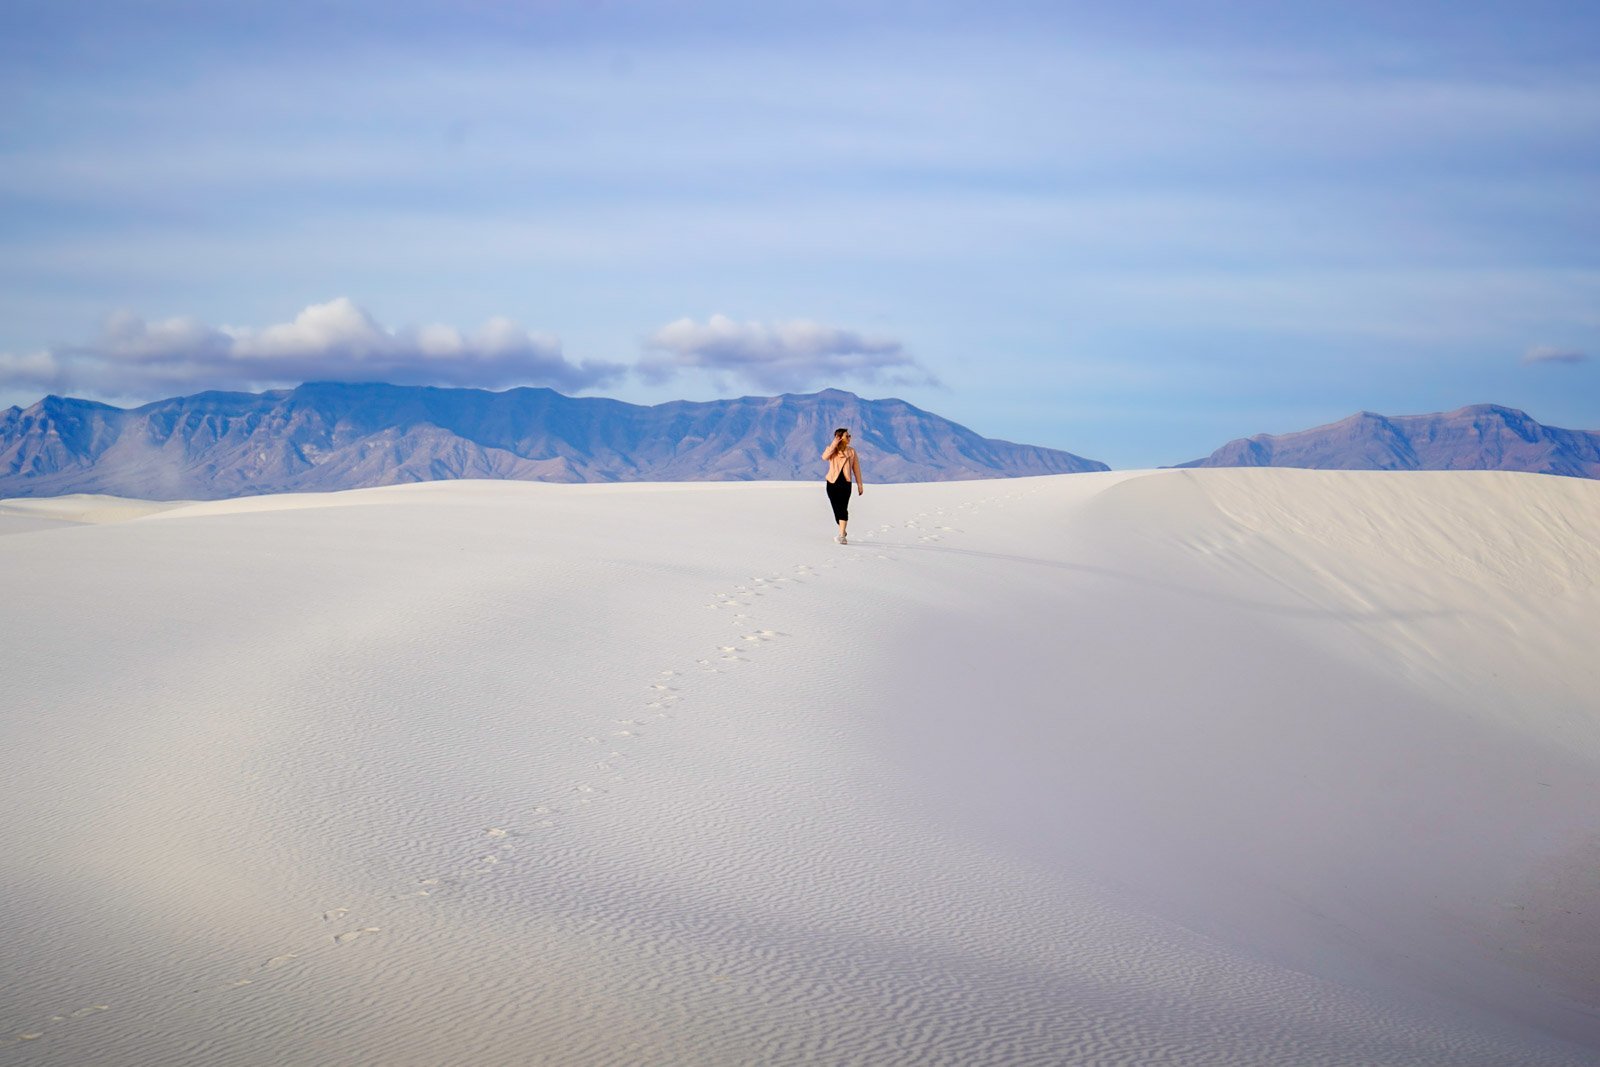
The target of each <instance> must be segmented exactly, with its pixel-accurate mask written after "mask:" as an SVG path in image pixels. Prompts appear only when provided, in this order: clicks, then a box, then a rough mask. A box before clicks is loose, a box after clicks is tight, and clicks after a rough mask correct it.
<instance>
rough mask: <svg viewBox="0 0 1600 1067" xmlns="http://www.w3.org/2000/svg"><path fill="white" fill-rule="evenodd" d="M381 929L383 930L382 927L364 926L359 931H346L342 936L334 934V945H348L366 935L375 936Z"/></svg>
mask: <svg viewBox="0 0 1600 1067" xmlns="http://www.w3.org/2000/svg"><path fill="white" fill-rule="evenodd" d="M380 929H381V927H377V926H363V927H362V928H361V929H359V930H346V931H345V932H344V933H342V934H334V935H333V943H334V944H336V945H348V944H349V943H350V942H352V941H354V940H355V939H356V938H358V937H361V936H363V935H365V934H375V933H377V932H378V931H379V930H380Z"/></svg>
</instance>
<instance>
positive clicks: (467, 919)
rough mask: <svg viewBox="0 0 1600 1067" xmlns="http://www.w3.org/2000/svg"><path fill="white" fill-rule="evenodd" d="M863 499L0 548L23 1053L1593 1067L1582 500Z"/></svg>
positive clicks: (129, 530)
mask: <svg viewBox="0 0 1600 1067" xmlns="http://www.w3.org/2000/svg"><path fill="white" fill-rule="evenodd" d="M869 473H870V469H869ZM852 507H853V513H854V515H855V519H854V521H853V522H852V524H851V525H852V538H851V540H852V544H850V545H848V546H839V545H835V544H833V543H832V541H831V539H830V537H831V533H832V523H831V520H830V517H829V514H828V509H827V505H826V502H825V500H824V497H823V492H822V488H821V486H820V484H815V483H807V484H795V483H743V484H726V483H723V484H671V485H667V484H658V485H626V486H607V485H574V486H567V485H561V486H557V485H539V484H526V483H516V482H445V483H429V484H418V485H408V486H400V487H393V488H384V489H371V490H360V491H355V492H346V493H336V494H326V495H319V494H313V495H289V496H268V497H256V498H247V499H241V500H234V501H218V502H210V503H202V504H187V505H185V504H177V505H172V504H161V505H144V504H141V503H140V502H130V501H120V500H112V499H109V498H92V497H77V498H64V499H62V500H58V501H33V502H30V501H4V502H0V535H3V536H0V603H3V605H4V607H3V611H0V748H3V751H4V752H5V753H6V755H7V760H6V774H5V780H4V783H3V785H0V927H3V929H4V939H3V940H4V945H3V954H0V1063H18V1064H63V1065H66V1064H70V1065H75V1067H82V1065H89V1064H104V1065H108V1067H109V1065H116V1067H158V1065H159V1067H172V1065H183V1064H197V1065H198V1064H205V1065H219V1064H330V1065H332V1064H343V1065H348V1064H381V1065H385V1067H392V1065H409V1064H416V1065H439V1064H475V1065H500V1064H504V1065H511V1064H552V1065H582V1064H634V1063H641V1064H642V1063H648V1064H691V1063H692V1064H757V1063H759V1064H801V1063H822V1064H846V1063H859V1064H918V1065H921V1064H959V1065H975V1064H1008V1065H1009V1064H1105V1065H1112V1064H1126V1065H1144V1064H1156V1063H1171V1064H1184V1065H1193V1064H1250V1065H1267V1064H1271V1065H1294V1067H1312V1065H1319V1064H1328V1065H1350V1064H1362V1065H1382V1064H1397V1065H1398V1064H1427V1065H1441V1067H1443V1065H1449V1067H1465V1065H1485V1067H1489V1065H1493V1067H1508V1065H1520V1064H1529V1065H1533V1064H1539V1065H1544V1064H1549V1065H1558V1064H1559V1065H1579V1064H1592V1063H1594V1062H1596V1061H1597V1060H1600V875H1597V873H1596V872H1597V871H1600V655H1597V654H1596V651H1595V644H1596V642H1595V635H1596V634H1597V633H1600V541H1597V536H1596V531H1597V530H1600V483H1596V482H1587V481H1580V480H1576V479H1563V478H1554V477H1545V476H1538V475H1520V474H1503V473H1486V472H1460V473H1438V474H1422V473H1406V474H1390V473H1375V472H1356V473H1345V472H1312V471H1292V470H1199V471H1161V472H1116V473H1109V474H1085V475H1067V476H1058V477H1047V478H1033V479H1018V480H1010V481H975V482H955V483H940V484H924V485H886V486H877V485H869V486H868V489H867V494H866V496H864V497H860V498H857V499H856V501H855V502H854V503H853V505H852Z"/></svg>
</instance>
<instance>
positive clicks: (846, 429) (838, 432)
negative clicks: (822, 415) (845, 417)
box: [833, 426, 850, 438]
mask: <svg viewBox="0 0 1600 1067" xmlns="http://www.w3.org/2000/svg"><path fill="white" fill-rule="evenodd" d="M849 432H850V427H848V426H841V427H839V428H838V429H837V430H835V431H833V436H834V437H836V438H837V437H843V436H844V435H845V434H847V433H849Z"/></svg>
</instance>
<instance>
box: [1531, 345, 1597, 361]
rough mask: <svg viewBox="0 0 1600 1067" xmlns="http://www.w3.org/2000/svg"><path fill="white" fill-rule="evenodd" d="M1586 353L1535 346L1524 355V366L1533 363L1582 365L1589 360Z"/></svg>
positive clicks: (1548, 346)
mask: <svg viewBox="0 0 1600 1067" xmlns="http://www.w3.org/2000/svg"><path fill="white" fill-rule="evenodd" d="M1588 358H1589V355H1588V353H1586V352H1579V351H1578V350H1577V349H1574V348H1556V347H1555V346H1553V345H1535V346H1534V347H1533V348H1530V349H1528V350H1527V351H1526V352H1524V353H1522V363H1523V365H1524V366H1526V365H1528V364H1533V363H1582V362H1583V361H1584V360H1586V359H1588Z"/></svg>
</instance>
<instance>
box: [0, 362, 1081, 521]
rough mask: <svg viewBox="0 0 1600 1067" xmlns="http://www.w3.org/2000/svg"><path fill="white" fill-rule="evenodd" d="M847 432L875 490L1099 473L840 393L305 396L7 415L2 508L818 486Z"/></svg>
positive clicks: (365, 389) (377, 390)
mask: <svg viewBox="0 0 1600 1067" xmlns="http://www.w3.org/2000/svg"><path fill="white" fill-rule="evenodd" d="M30 412H33V413H34V417H32V418H30V417H29V413H30ZM845 424H849V425H851V426H852V428H853V429H855V430H856V440H857V441H858V443H860V445H861V446H862V452H863V459H864V460H865V463H866V474H867V477H868V479H869V480H872V481H876V482H894V481H938V480H947V479H953V478H984V477H989V478H992V477H1006V476H1015V475H1025V474H1064V473H1071V472H1075V471H1088V470H1105V469H1107V468H1106V466H1105V464H1103V463H1097V462H1095V461H1093V460H1086V459H1083V458H1082V457H1080V456H1075V455H1073V454H1071V453H1069V452H1062V451H1059V450H1056V449H1049V448H1037V447H1033V446H1029V445H1017V444H1012V443H1011V442H1008V441H999V440H994V439H990V438H985V437H980V436H978V435H977V434H975V433H973V432H972V431H971V430H969V429H967V428H966V427H964V426H960V425H958V424H956V423H954V422H951V421H950V420H948V419H944V418H941V417H940V416H938V415H934V414H932V413H930V412H926V411H922V410H920V409H918V408H916V407H914V406H912V405H911V404H908V403H906V402H905V401H903V400H894V399H891V400H864V399H862V398H861V397H859V396H856V395H855V394H854V393H849V392H846V391H844V390H842V389H824V390H821V391H820V392H817V393H809V394H802V393H786V394H783V395H781V396H758V397H740V398H739V399H736V400H717V401H709V402H695V401H686V400H678V401H672V402H670V403H666V404H657V405H655V406H653V407H644V406H640V405H636V404H627V403H624V402H622V401H619V400H611V399H607V398H604V397H576V398H575V397H568V396H565V395H563V394H561V393H558V392H556V391H555V390H552V389H546V388H522V389H511V390H507V391H505V392H490V391H487V390H482V389H449V388H436V387H424V386H397V385H389V384H386V383H348V382H306V383H304V384H302V385H300V386H297V387H295V388H293V389H281V390H274V391H272V392H267V393H228V392H208V393H199V394H196V395H194V396H188V397H173V398H169V399H167V400H160V401H156V402H154V403H151V404H145V405H143V406H141V407H137V408H132V409H123V408H116V407H112V406H110V405H106V404H98V403H94V402H91V401H80V400H72V399H70V398H61V397H54V398H46V400H44V401H40V403H39V404H37V405H34V407H32V408H29V409H28V410H27V411H24V412H20V413H19V414H18V415H16V416H15V417H10V416H8V417H5V418H3V419H0V496H50V495H56V494H62V493H78V492H93V493H114V494H116V495H120V496H134V497H147V498H153V499H182V498H190V499H211V498H216V497H225V496H239V495H247V494H253V493H272V492H286V491H291V490H296V491H315V490H331V489H352V488H358V487H363V486H372V485H389V484H393V483H395V482H409V481H429V480H437V479H446V478H512V479H522V480H530V481H564V482H584V481H699V480H729V479H741V480H743V479H809V478H814V477H815V478H820V477H821V473H822V470H823V465H822V463H821V459H820V455H821V451H822V449H823V447H824V446H825V445H826V444H827V441H828V439H829V438H830V437H831V436H832V432H833V429H834V428H835V427H836V426H839V425H845Z"/></svg>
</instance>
